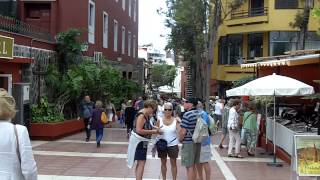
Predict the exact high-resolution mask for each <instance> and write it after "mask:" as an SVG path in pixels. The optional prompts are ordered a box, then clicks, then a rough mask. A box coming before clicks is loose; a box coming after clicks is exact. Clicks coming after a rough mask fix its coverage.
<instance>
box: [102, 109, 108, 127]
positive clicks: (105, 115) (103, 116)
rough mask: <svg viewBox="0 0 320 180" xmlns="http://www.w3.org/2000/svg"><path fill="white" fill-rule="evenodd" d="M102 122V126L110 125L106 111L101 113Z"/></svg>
mask: <svg viewBox="0 0 320 180" xmlns="http://www.w3.org/2000/svg"><path fill="white" fill-rule="evenodd" d="M101 122H102V124H107V123H108V116H107V114H106V113H105V112H104V111H103V112H102V113H101Z"/></svg>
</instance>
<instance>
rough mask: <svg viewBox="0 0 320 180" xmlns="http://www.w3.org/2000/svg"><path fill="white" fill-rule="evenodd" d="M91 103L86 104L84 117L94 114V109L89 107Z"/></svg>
mask: <svg viewBox="0 0 320 180" xmlns="http://www.w3.org/2000/svg"><path fill="white" fill-rule="evenodd" d="M89 106H90V105H84V111H83V117H84V118H90V117H91V115H92V112H91V111H92V109H91V108H90V107H89Z"/></svg>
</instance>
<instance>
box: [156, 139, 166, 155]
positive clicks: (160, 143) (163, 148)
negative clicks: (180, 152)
mask: <svg viewBox="0 0 320 180" xmlns="http://www.w3.org/2000/svg"><path fill="white" fill-rule="evenodd" d="M167 145H168V142H167V141H166V140H164V139H159V140H158V141H157V143H156V146H157V151H158V152H159V151H166V150H167Z"/></svg>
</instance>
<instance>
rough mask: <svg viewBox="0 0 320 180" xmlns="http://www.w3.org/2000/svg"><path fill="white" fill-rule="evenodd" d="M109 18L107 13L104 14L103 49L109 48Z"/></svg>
mask: <svg viewBox="0 0 320 180" xmlns="http://www.w3.org/2000/svg"><path fill="white" fill-rule="evenodd" d="M108 21H109V17H108V14H107V13H106V12H103V31H102V32H103V47H104V48H108V35H109V22H108Z"/></svg>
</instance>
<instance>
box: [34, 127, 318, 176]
mask: <svg viewBox="0 0 320 180" xmlns="http://www.w3.org/2000/svg"><path fill="white" fill-rule="evenodd" d="M104 133H105V134H104V138H103V143H102V146H101V148H96V144H95V142H94V140H95V132H94V131H92V138H91V141H90V142H89V143H86V142H84V139H85V134H84V132H82V133H78V134H75V135H72V136H68V137H65V138H62V139H60V140H57V141H51V142H37V141H34V142H33V144H34V148H33V150H34V154H35V159H36V161H37V165H38V172H39V179H40V180H45V179H50V180H51V179H52V180H55V179H56V180H64V179H75V180H108V179H114V180H118V179H119V180H120V179H134V178H135V174H134V168H133V169H129V168H128V167H127V165H126V152H127V146H128V145H127V142H128V140H127V137H126V131H125V129H116V128H114V129H105V132H104ZM219 138H220V135H219V134H218V135H215V137H214V138H213V144H214V145H215V146H214V147H215V150H214V152H216V155H215V156H214V157H213V161H212V162H210V164H211V168H212V179H214V180H224V179H228V180H229V179H230V180H231V179H238V180H257V179H265V180H288V179H296V178H295V176H294V175H293V174H294V173H293V172H292V171H291V167H290V165H288V164H286V163H284V167H282V168H276V167H269V166H267V165H266V162H270V161H272V157H271V156H269V155H267V154H263V152H264V150H262V149H258V152H257V157H254V158H252V157H247V155H246V154H245V152H244V151H243V152H242V155H243V156H245V158H244V159H235V158H227V157H226V156H227V149H219V148H217V145H216V144H217V143H216V142H217V139H219ZM150 149H151V148H149V152H148V160H147V163H146V166H145V172H144V179H150V180H155V179H162V178H161V172H160V169H161V167H160V160H159V159H157V158H152V157H151V152H150ZM167 168H168V172H167V178H168V179H172V177H171V171H170V164H169V162H168V166H167ZM178 179H179V180H184V179H186V171H185V168H184V167H181V162H180V157H179V158H178ZM299 179H300V180H310V179H316V178H310V177H305V178H302V177H300V178H299Z"/></svg>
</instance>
